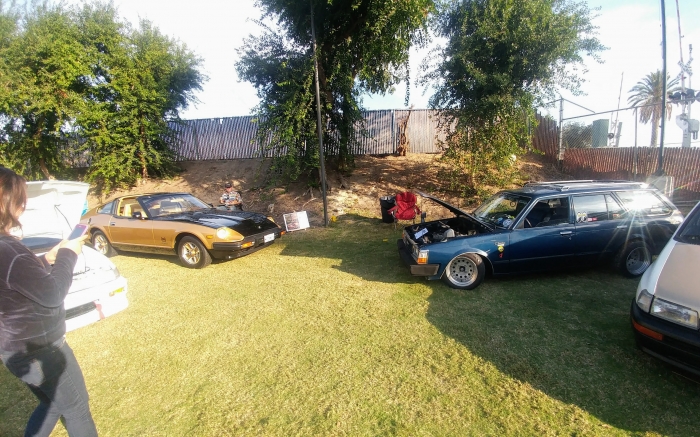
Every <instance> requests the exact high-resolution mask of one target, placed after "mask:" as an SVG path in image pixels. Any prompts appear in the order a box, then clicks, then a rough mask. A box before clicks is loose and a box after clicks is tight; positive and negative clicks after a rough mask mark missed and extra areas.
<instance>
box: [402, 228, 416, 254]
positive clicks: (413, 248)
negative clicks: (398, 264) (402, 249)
mask: <svg viewBox="0 0 700 437" xmlns="http://www.w3.org/2000/svg"><path fill="white" fill-rule="evenodd" d="M403 242H404V244H405V245H406V247H409V248H410V249H411V255H413V258H415V259H418V252H419V250H418V245H417V244H415V243H414V242H413V240H411V238H410V237H409V236H408V234H406V233H405V232H404V234H403Z"/></svg>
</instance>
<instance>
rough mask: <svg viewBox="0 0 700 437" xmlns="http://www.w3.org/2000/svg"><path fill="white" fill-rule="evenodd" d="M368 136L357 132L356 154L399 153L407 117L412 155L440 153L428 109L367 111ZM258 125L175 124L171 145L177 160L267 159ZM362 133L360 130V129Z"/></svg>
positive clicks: (240, 120)
mask: <svg viewBox="0 0 700 437" xmlns="http://www.w3.org/2000/svg"><path fill="white" fill-rule="evenodd" d="M363 115H364V118H365V129H366V135H361V134H360V133H358V139H359V146H358V149H357V150H352V153H354V154H356V155H384V154H390V153H394V152H396V146H397V145H398V142H399V138H400V132H399V126H400V121H401V120H402V119H404V118H405V117H408V123H407V125H406V135H407V137H408V139H409V142H410V144H409V152H411V153H437V152H439V148H438V146H437V140H438V139H444V135H442V134H441V133H440V132H439V131H438V128H437V125H438V124H437V119H436V118H435V117H436V113H435V112H434V111H430V110H428V109H413V110H408V109H406V110H380V111H365V112H364V113H363ZM257 126H258V125H257V123H256V122H255V118H254V117H252V116H244V117H226V118H211V119H202V120H185V121H183V122H182V123H181V124H173V125H172V127H173V129H174V130H175V132H176V135H175V140H174V141H173V143H172V144H171V147H172V149H173V151H174V152H175V155H176V157H177V158H176V159H177V160H178V161H198V160H209V159H245V158H260V157H264V156H267V153H266V152H264V149H263V147H261V145H260V144H258V143H257V142H256V134H257V130H258V129H257ZM358 132H359V129H358Z"/></svg>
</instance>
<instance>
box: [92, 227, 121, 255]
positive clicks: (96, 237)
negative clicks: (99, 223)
mask: <svg viewBox="0 0 700 437" xmlns="http://www.w3.org/2000/svg"><path fill="white" fill-rule="evenodd" d="M92 247H93V248H95V250H96V251H98V252H100V253H101V254H102V255H104V256H108V257H109V256H114V255H116V253H117V252H116V251H115V250H114V248H113V247H112V245H111V244H110V243H109V240H108V239H107V236H106V235H105V234H103V233H102V231H95V233H94V234H93V235H92Z"/></svg>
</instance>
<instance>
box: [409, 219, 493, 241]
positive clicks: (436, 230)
mask: <svg viewBox="0 0 700 437" xmlns="http://www.w3.org/2000/svg"><path fill="white" fill-rule="evenodd" d="M406 232H407V233H408V234H409V237H411V239H412V240H413V241H415V242H416V243H418V244H419V245H420V244H430V243H438V242H442V241H447V240H449V239H451V238H455V237H468V236H473V235H478V234H484V233H489V232H490V230H489V229H488V228H487V227H486V226H484V225H482V224H480V223H478V222H477V221H475V220H472V219H469V218H468V217H464V216H459V217H454V218H450V219H445V220H437V221H434V222H428V223H419V224H415V225H412V226H408V227H407V228H406Z"/></svg>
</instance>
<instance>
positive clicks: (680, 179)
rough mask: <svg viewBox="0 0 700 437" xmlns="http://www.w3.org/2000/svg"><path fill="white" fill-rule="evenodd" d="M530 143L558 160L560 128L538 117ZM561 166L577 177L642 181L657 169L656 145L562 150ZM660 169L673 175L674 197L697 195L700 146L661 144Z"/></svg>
mask: <svg viewBox="0 0 700 437" xmlns="http://www.w3.org/2000/svg"><path fill="white" fill-rule="evenodd" d="M533 147H534V148H535V149H537V150H539V151H541V152H544V154H545V156H547V157H548V158H549V159H550V160H551V161H553V162H557V161H558V160H559V129H558V126H557V125H556V122H555V121H554V120H551V119H546V118H540V120H539V126H538V127H537V130H536V131H535V133H534V136H533ZM561 158H562V159H561V166H562V170H563V171H564V172H566V173H568V174H570V175H571V176H573V177H575V178H577V179H626V180H635V181H644V180H646V178H647V177H648V176H651V175H652V174H653V173H654V172H656V169H657V166H658V158H659V149H658V148H657V147H600V148H587V149H566V150H564V151H562V157H561ZM663 169H664V171H665V172H666V174H667V175H669V176H673V178H674V187H675V189H674V194H673V198H674V200H677V201H678V200H680V201H697V200H698V199H700V148H698V147H692V148H679V147H666V148H664V158H663Z"/></svg>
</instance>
